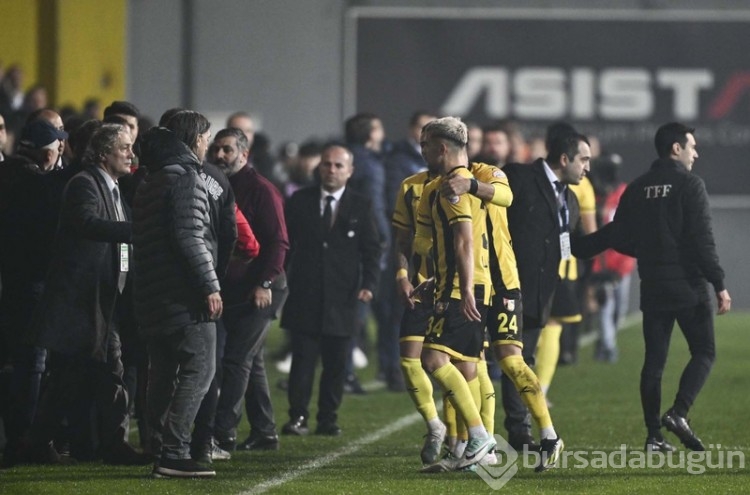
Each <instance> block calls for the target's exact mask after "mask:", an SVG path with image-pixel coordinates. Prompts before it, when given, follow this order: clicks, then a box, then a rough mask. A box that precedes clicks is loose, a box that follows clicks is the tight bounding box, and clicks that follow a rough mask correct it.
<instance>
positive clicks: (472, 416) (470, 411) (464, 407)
mask: <svg viewBox="0 0 750 495" xmlns="http://www.w3.org/2000/svg"><path fill="white" fill-rule="evenodd" d="M432 376H433V377H434V378H435V380H437V382H438V383H439V384H440V385H441V386H442V387H443V390H444V391H445V393H446V396H447V397H448V400H450V401H451V402H452V403H453V407H455V408H456V411H457V412H458V413H460V414H461V416H463V417H464V419H465V420H466V425H467V426H468V427H469V433H471V428H472V427H474V426H481V427H482V429H484V425H482V418H481V416H480V415H479V409H478V408H477V406H476V404H475V403H474V399H473V398H472V395H471V390H470V389H469V385H468V384H467V383H466V379H465V378H464V376H463V375H462V374H461V372H460V371H458V368H456V367H455V366H454V365H453V364H452V363H450V362H448V363H446V364H444V365H443V366H441V367H440V368H438V369H436V370H435V371H433V373H432ZM485 434H486V432H485Z"/></svg>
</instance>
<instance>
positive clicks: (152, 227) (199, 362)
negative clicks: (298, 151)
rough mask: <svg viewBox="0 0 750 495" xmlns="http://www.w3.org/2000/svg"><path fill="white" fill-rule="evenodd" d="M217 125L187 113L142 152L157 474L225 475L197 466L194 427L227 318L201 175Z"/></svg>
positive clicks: (142, 260) (136, 235)
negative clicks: (219, 328)
mask: <svg viewBox="0 0 750 495" xmlns="http://www.w3.org/2000/svg"><path fill="white" fill-rule="evenodd" d="M209 125H210V124H209V122H208V121H207V120H206V118H205V117H203V116H202V115H201V114H199V113H197V112H193V111H189V110H186V111H182V112H179V113H177V114H176V115H175V116H174V117H172V118H171V119H170V121H169V122H168V123H167V128H163V127H159V128H155V129H152V130H150V131H148V132H147V133H146V134H145V135H144V136H143V141H142V144H141V146H142V147H141V152H142V163H143V164H144V165H145V166H147V167H148V170H149V174H148V176H147V177H146V178H145V179H144V181H143V182H142V183H141V184H140V185H139V186H138V190H137V192H136V196H135V201H134V207H133V210H134V211H133V241H134V261H135V267H134V268H135V311H136V318H137V320H138V324H139V326H140V330H141V333H142V335H143V337H144V338H146V339H147V341H148V352H149V358H150V360H151V369H150V374H149V393H148V402H149V409H150V417H151V421H152V425H153V428H154V433H153V437H152V449H153V452H154V453H155V454H159V453H161V458H160V460H158V461H157V464H156V465H155V466H154V474H155V475H157V476H168V477H196V476H214V475H215V472H214V471H213V470H212V469H210V468H207V467H204V466H201V465H199V464H198V463H196V462H195V461H193V460H192V459H191V458H190V429H191V426H192V424H193V421H194V420H195V416H196V414H197V411H198V408H199V406H200V403H201V400H202V399H203V396H204V395H205V393H206V391H207V390H208V387H209V385H210V383H211V380H212V379H213V375H214V371H215V365H216V363H215V352H216V351H215V349H216V327H215V324H214V322H213V320H215V319H217V318H218V317H219V316H221V312H222V302H221V297H220V295H219V282H218V278H217V276H216V271H215V268H216V259H217V253H216V241H215V240H214V239H213V238H212V235H211V220H210V215H209V201H208V193H207V191H206V187H205V183H204V182H203V180H201V178H200V177H199V175H198V174H199V172H200V166H201V162H202V161H203V158H204V157H205V153H206V150H207V148H208V140H209V138H210V134H211V133H210V132H209V130H208V129H209ZM175 383H176V386H175Z"/></svg>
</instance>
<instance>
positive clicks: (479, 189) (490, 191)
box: [440, 169, 513, 207]
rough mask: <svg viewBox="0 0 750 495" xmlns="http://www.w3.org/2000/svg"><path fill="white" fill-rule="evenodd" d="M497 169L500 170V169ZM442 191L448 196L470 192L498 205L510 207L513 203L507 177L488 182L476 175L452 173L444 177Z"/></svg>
mask: <svg viewBox="0 0 750 495" xmlns="http://www.w3.org/2000/svg"><path fill="white" fill-rule="evenodd" d="M497 170H498V171H500V169H497ZM500 173H501V174H502V172H500ZM503 177H504V175H503ZM440 192H441V193H442V194H443V195H445V196H446V197H451V196H460V195H462V194H466V193H469V194H472V195H474V196H476V197H477V198H479V199H481V200H482V201H487V202H489V203H492V204H494V205H497V206H504V207H508V206H510V205H511V203H513V192H512V191H511V190H510V186H509V185H508V181H507V179H506V180H505V181H497V182H493V183H488V182H483V181H480V180H477V178H476V177H471V178H468V177H461V176H459V175H456V174H452V175H449V176H448V177H446V178H445V179H443V183H442V185H441V191H440Z"/></svg>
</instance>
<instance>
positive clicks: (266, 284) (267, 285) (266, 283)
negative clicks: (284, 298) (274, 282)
mask: <svg viewBox="0 0 750 495" xmlns="http://www.w3.org/2000/svg"><path fill="white" fill-rule="evenodd" d="M260 286H261V287H263V288H264V289H270V288H271V281H270V280H264V281H263V282H262V283H261V284H260Z"/></svg>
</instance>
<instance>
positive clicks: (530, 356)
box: [500, 319, 542, 435]
mask: <svg viewBox="0 0 750 495" xmlns="http://www.w3.org/2000/svg"><path fill="white" fill-rule="evenodd" d="M531 323H535V324H533V325H532V324H531ZM541 333H542V326H541V325H539V324H538V322H530V321H528V319H524V323H523V333H522V335H521V337H522V341H523V351H521V354H522V355H523V360H524V361H525V362H526V364H528V365H529V366H531V367H533V366H534V363H535V361H534V353H535V352H536V344H537V342H539V335H540V334H541ZM500 387H501V389H500V390H501V392H502V397H503V409H504V410H505V429H506V430H507V431H508V434H509V435H519V434H523V435H526V434H529V435H530V434H531V413H529V410H528V408H527V407H526V404H524V403H523V401H522V400H521V396H520V395H519V393H518V391H517V390H516V386H515V385H513V382H512V381H511V379H510V378H508V377H507V376H505V374H503V376H502V377H501V379H500Z"/></svg>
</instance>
